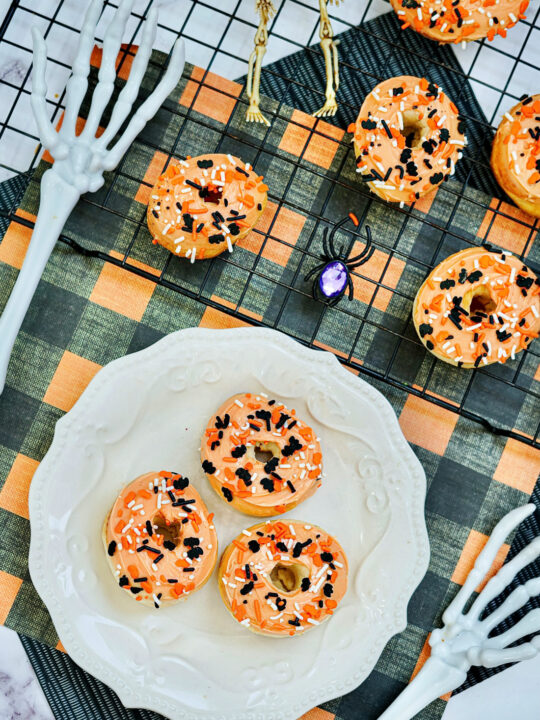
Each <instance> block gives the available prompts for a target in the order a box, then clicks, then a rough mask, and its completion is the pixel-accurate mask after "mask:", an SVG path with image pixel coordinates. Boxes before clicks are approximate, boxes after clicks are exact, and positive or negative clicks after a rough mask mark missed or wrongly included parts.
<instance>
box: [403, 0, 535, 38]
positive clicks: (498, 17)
mask: <svg viewBox="0 0 540 720" xmlns="http://www.w3.org/2000/svg"><path fill="white" fill-rule="evenodd" d="M390 2H391V4H392V7H393V8H394V10H395V11H396V12H397V14H398V17H399V19H400V20H401V22H402V23H403V24H402V26H401V29H402V30H405V29H406V28H408V27H409V26H411V27H413V28H414V30H416V32H419V33H420V34H421V35H424V36H425V37H428V38H431V40H437V41H438V42H440V43H459V42H469V41H471V40H479V39H480V38H484V37H487V39H488V40H493V38H494V37H495V36H496V35H500V36H501V37H506V31H507V30H508V28H511V27H514V25H515V24H516V23H517V22H518V21H519V20H524V19H525V10H526V9H527V6H528V5H529V0H457V2H456V0H437V1H436V2H435V1H434V0H390Z"/></svg>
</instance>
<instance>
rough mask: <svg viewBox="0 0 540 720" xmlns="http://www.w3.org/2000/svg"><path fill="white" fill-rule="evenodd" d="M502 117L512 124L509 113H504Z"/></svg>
mask: <svg viewBox="0 0 540 720" xmlns="http://www.w3.org/2000/svg"><path fill="white" fill-rule="evenodd" d="M504 117H505V118H506V119H507V120H508V122H511V123H513V122H514V118H513V117H512V116H511V115H510V113H507V112H505V113H504Z"/></svg>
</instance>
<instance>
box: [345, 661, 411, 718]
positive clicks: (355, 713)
mask: <svg viewBox="0 0 540 720" xmlns="http://www.w3.org/2000/svg"><path fill="white" fill-rule="evenodd" d="M404 687H405V683H402V682H400V681H399V680H394V679H393V678H390V677H388V676H387V675H383V674H382V673H380V672H378V671H377V670H373V672H372V673H371V675H369V677H368V678H367V679H366V680H365V681H364V682H363V683H362V684H361V685H360V686H359V687H357V688H356V690H353V691H352V692H350V693H349V694H348V695H344V696H343V697H342V698H341V702H340V704H339V709H338V712H337V717H343V718H347V720H348V719H349V718H351V720H352V718H355V720H376V718H378V717H379V715H380V714H381V713H382V712H383V711H384V710H386V708H387V707H388V706H389V705H390V703H391V702H393V700H394V699H395V698H396V697H397V696H398V695H399V693H400V692H401V691H402V690H403V689H404Z"/></svg>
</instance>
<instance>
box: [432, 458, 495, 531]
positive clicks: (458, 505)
mask: <svg viewBox="0 0 540 720" xmlns="http://www.w3.org/2000/svg"><path fill="white" fill-rule="evenodd" d="M489 483H490V478H489V477H488V476H487V475H483V474H482V473H479V472H476V471H474V470H471V469H470V468H468V467H466V466H465V465H461V464H460V463H457V462H454V461H453V460H449V459H448V458H442V460H441V462H440V463H439V467H438V469H437V472H436V474H435V477H434V478H433V482H432V483H431V487H430V488H429V492H428V494H427V497H426V510H429V511H430V512H433V513H437V514H438V515H441V516H443V517H445V518H448V519H449V520H452V521H453V522H455V523H459V524H460V525H466V526H467V525H468V526H470V527H472V525H473V524H474V520H475V518H476V516H477V515H478V512H479V510H480V507H481V505H482V502H483V501H484V497H485V495H486V492H487V489H488V487H489Z"/></svg>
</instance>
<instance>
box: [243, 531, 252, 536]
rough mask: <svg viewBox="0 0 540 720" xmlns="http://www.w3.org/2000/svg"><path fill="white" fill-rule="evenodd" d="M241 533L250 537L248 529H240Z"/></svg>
mask: <svg viewBox="0 0 540 720" xmlns="http://www.w3.org/2000/svg"><path fill="white" fill-rule="evenodd" d="M242 535H247V536H248V537H251V533H250V531H249V530H242Z"/></svg>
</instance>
